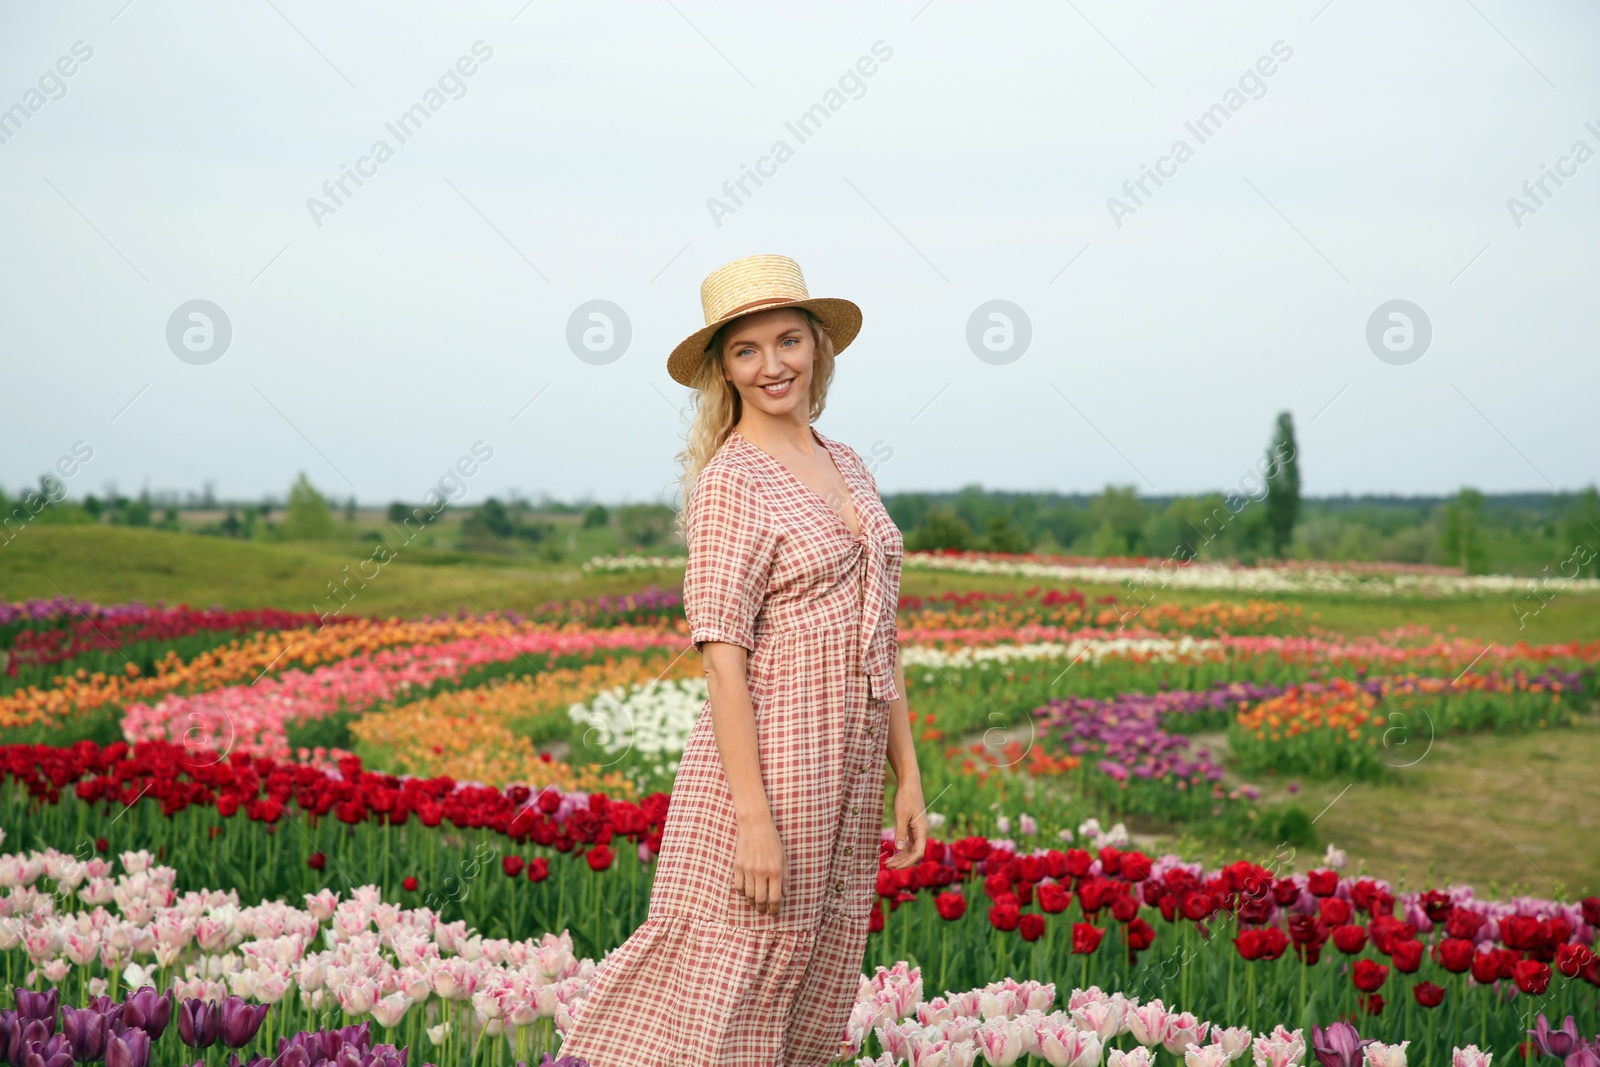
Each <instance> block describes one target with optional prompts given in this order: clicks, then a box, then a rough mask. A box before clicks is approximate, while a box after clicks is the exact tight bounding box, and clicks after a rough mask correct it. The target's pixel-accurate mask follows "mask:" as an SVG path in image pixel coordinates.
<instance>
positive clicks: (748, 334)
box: [561, 255, 927, 1067]
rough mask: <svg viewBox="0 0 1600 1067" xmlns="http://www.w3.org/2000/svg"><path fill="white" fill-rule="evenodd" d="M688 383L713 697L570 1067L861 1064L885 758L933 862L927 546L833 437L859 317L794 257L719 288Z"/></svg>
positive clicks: (699, 598) (898, 811)
mask: <svg viewBox="0 0 1600 1067" xmlns="http://www.w3.org/2000/svg"><path fill="white" fill-rule="evenodd" d="M700 297H701V303H702V304H703V306H704V310H705V317H706V326H705V328H704V329H701V330H698V331H696V332H695V333H693V334H691V335H690V336H689V337H688V338H687V339H686V340H685V341H684V342H683V343H682V344H680V345H679V346H678V347H677V349H676V350H675V351H674V352H673V353H672V356H671V357H670V358H669V359H668V361H667V370H668V373H670V374H671V375H672V377H673V378H674V379H675V380H676V381H678V382H681V383H682V384H684V385H688V386H692V387H693V388H695V389H696V390H697V391H698V394H699V395H698V406H697V411H696V415H695V420H694V425H693V427H692V428H691V430H690V433H689V447H688V449H686V450H685V451H684V452H683V453H682V454H681V455H680V457H679V458H680V460H682V461H683V463H684V467H685V473H684V484H685V496H684V499H685V500H687V501H688V506H687V507H686V508H685V514H684V516H683V521H684V524H685V532H686V540H687V542H688V545H689V560H688V565H687V569H686V570H685V573H684V581H683V601H684V613H685V615H686V616H687V617H688V620H689V628H690V639H691V640H692V641H693V642H694V644H695V648H696V649H697V650H698V651H699V652H700V654H701V657H702V660H703V663H704V666H705V673H706V678H707V683H708V688H709V692H710V700H709V701H708V709H702V713H701V715H700V717H699V719H698V720H696V722H695V725H694V729H693V730H692V732H691V733H690V735H689V739H688V741H687V743H686V744H685V747H684V751H683V758H682V760H681V761H680V762H679V765H678V773H677V779H676V781H675V783H674V785H673V791H672V801H671V805H670V806H669V808H668V814H667V819H666V824H665V827H664V829H663V833H662V840H661V854H660V856H659V857H658V858H657V860H656V872H655V881H654V884H653V887H652V889H651V895H650V909H649V914H648V917H647V918H646V920H645V922H644V923H643V924H642V925H641V926H640V927H639V928H638V929H637V930H636V931H634V933H633V936H631V937H630V938H628V940H627V941H626V942H625V943H624V944H622V945H621V946H619V947H618V948H617V949H615V950H614V951H612V952H611V953H609V954H608V955H607V956H606V958H605V960H604V961H603V962H602V964H601V968H600V971H599V973H598V975H597V976H596V978H595V981H594V984H593V985H592V987H591V989H590V991H589V995H588V997H587V999H586V1000H585V1001H584V1002H583V1004H582V1005H581V1006H580V1007H579V1009H578V1011H577V1013H576V1015H577V1017H576V1020H575V1022H574V1023H573V1025H572V1026H571V1028H570V1029H569V1030H568V1032H567V1034H566V1035H565V1040H564V1042H563V1044H562V1049H561V1051H562V1053H563V1054H566V1055H575V1056H578V1057H581V1058H583V1059H585V1060H587V1061H588V1062H589V1063H590V1064H591V1065H592V1067H656V1065H660V1067H668V1065H671V1067H708V1065H711V1064H718V1065H729V1067H734V1065H737V1067H745V1065H748V1067H808V1065H811V1064H821V1063H827V1062H829V1061H831V1060H833V1059H835V1058H837V1057H838V1056H839V1054H840V1044H841V1041H842V1040H843V1038H844V1034H845V1028H846V1024H847V1022H848V1021H849V1017H850V1012H851V1009H852V1007H853V1006H854V1004H855V999H856V993H857V990H858V987H859V985H860V981H861V964H862V960H863V958H864V956H865V953H866V941H867V924H868V921H869V919H870V916H871V911H872V908H873V906H874V903H875V899H876V897H875V889H876V881H877V870H878V862H879V856H880V844H882V831H881V829H880V823H881V820H882V813H883V797H884V764H885V759H887V762H888V763H889V764H890V765H891V766H892V767H893V769H894V774H895V782H896V787H895V797H894V814H895V831H894V837H895V843H894V851H893V854H892V855H891V856H890V858H889V859H888V860H887V861H886V862H887V865H888V866H890V867H894V868H906V867H911V866H914V865H916V864H917V863H918V862H919V861H920V860H921V859H922V854H923V849H924V847H925V845H926V841H927V820H926V816H925V814H924V803H923V796H922V785H921V779H920V776H919V774H918V770H917V760H916V751H915V749H914V747H913V745H912V740H911V724H910V716H909V713H908V709H907V705H906V699H905V695H904V694H905V672H904V669H903V668H902V666H901V664H900V662H899V654H898V647H897V644H896V636H895V609H896V606H897V604H898V602H899V593H900V588H899V587H900V565H901V559H902V556H903V554H904V545H903V542H902V540H901V537H900V532H899V531H898V530H897V529H896V528H895V525H894V523H893V522H892V521H891V520H890V518H889V515H888V513H887V512H886V511H885V510H884V508H883V503H882V501H881V500H880V499H879V496H878V489H877V483H876V482H875V481H874V480H873V477H872V474H871V473H870V472H869V471H868V470H867V468H866V466H865V464H864V463H863V462H862V461H861V457H860V456H859V455H858V454H857V453H856V452H855V450H854V449H852V448H850V447H849V446H847V445H843V444H840V443H837V442H834V441H831V440H829V439H828V438H826V437H824V436H822V435H821V434H820V433H817V432H816V431H815V430H813V429H812V428H811V420H813V419H815V418H816V417H817V416H818V415H819V414H821V412H822V408H823V404H824V400H825V398H826V394H827V389H828V384H829V382H830V381H831V379H832V377H833V363H834V355H835V353H836V352H838V351H842V350H843V349H844V348H845V346H846V345H848V344H849V343H850V341H851V340H853V339H854V338H855V335H856V333H857V331H859V329H860V327H861V312H860V309H859V308H857V307H856V305H855V304H853V303H851V302H850V301H848V300H841V299H835V298H818V299H812V298H810V297H809V296H808V295H807V292H806V286H805V279H804V278H803V277H802V275H801V273H800V267H799V265H798V264H796V263H795V262H794V260H792V259H789V258H788V257H786V256H770V255H767V256H750V257H747V258H745V259H740V260H735V261H734V262H732V263H729V264H727V265H726V266H724V267H721V268H719V269H718V270H717V271H715V272H713V273H712V274H711V275H710V276H709V277H707V278H706V280H705V282H704V283H703V284H702V285H701V288H700Z"/></svg>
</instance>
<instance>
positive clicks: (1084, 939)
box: [1072, 923, 1106, 956]
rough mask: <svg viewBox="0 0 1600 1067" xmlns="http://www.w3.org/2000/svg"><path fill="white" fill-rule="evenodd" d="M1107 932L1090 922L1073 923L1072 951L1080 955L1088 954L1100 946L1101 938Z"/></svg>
mask: <svg viewBox="0 0 1600 1067" xmlns="http://www.w3.org/2000/svg"><path fill="white" fill-rule="evenodd" d="M1105 936H1106V932H1105V931H1104V930H1102V929H1101V928H1100V927H1098V926H1093V925H1091V924H1089V923H1073V924H1072V951H1073V952H1074V953H1075V954H1077V955H1079V956H1087V955H1089V954H1090V953H1092V952H1093V951H1094V950H1095V949H1097V948H1099V947H1100V939H1101V938H1103V937H1105Z"/></svg>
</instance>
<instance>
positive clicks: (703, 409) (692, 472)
mask: <svg viewBox="0 0 1600 1067" xmlns="http://www.w3.org/2000/svg"><path fill="white" fill-rule="evenodd" d="M794 310H796V311H800V312H803V313H804V314H805V317H806V322H807V323H809V324H810V326H811V339H812V341H813V342H814V343H813V346H812V351H813V356H812V363H811V413H810V416H809V417H808V419H807V422H808V423H810V422H816V421H817V419H818V418H819V417H820V416H821V415H822V409H823V408H824V407H826V406H827V401H828V386H830V385H831V384H833V338H832V337H831V336H830V335H829V334H828V331H827V329H826V328H825V327H824V326H823V325H822V322H821V321H820V320H819V319H818V318H817V317H816V316H815V315H813V314H812V313H811V311H810V309H808V308H803V307H801V308H795V309H794ZM751 314H759V312H752V313H751ZM743 317H744V316H740V318H743ZM739 321H740V320H739V319H733V320H731V321H729V322H726V323H724V324H723V325H722V328H721V329H719V330H717V332H716V333H715V334H714V335H712V338H711V341H710V343H709V344H707V345H706V354H705V359H704V360H702V361H701V363H700V366H699V368H698V369H696V371H695V373H694V396H693V398H692V403H693V404H694V416H693V418H692V420H691V422H690V424H689V433H688V435H687V438H686V439H685V445H686V447H685V448H684V450H683V451H682V452H679V453H678V455H677V457H676V459H677V460H678V465H679V466H680V467H682V468H683V473H682V475H680V476H679V478H678V487H679V501H680V503H679V506H678V509H677V511H678V518H677V522H676V528H677V531H678V534H679V536H681V537H684V538H685V539H687V536H688V531H687V529H686V528H685V521H686V516H687V515H688V513H689V498H690V495H691V494H692V493H693V492H694V483H695V479H696V478H698V477H699V476H700V472H701V471H702V470H704V469H705V466H706V464H707V463H710V462H711V457H712V456H714V455H716V454H717V449H719V448H721V447H722V443H723V442H724V441H726V440H727V439H728V435H729V434H730V433H732V432H733V428H734V426H735V425H737V424H738V422H739V419H740V418H741V417H742V416H743V414H744V399H743V398H742V397H741V396H740V395H739V390H738V389H736V388H734V385H733V383H732V382H730V381H728V380H727V379H725V378H724V377H723V376H722V343H723V341H724V340H725V339H726V337H727V334H728V330H729V329H730V328H732V327H733V325H734V324H735V323H737V322H739Z"/></svg>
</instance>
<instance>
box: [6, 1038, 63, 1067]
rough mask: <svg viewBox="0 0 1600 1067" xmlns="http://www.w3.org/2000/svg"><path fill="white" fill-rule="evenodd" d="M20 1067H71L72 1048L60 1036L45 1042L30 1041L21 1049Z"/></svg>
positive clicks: (17, 1061) (18, 1061)
mask: <svg viewBox="0 0 1600 1067" xmlns="http://www.w3.org/2000/svg"><path fill="white" fill-rule="evenodd" d="M14 1062H16V1063H18V1064H20V1067H72V1046H71V1045H69V1044H68V1043H67V1039H66V1038H65V1037H64V1036H62V1035H61V1034H56V1035H55V1036H54V1037H52V1038H50V1039H48V1040H46V1041H30V1042H28V1043H27V1044H26V1045H24V1046H23V1047H22V1058H21V1059H20V1060H16V1061H14Z"/></svg>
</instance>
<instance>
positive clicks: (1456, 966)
mask: <svg viewBox="0 0 1600 1067" xmlns="http://www.w3.org/2000/svg"><path fill="white" fill-rule="evenodd" d="M1473 951H1474V948H1473V944H1472V942H1471V941H1463V940H1461V939H1460V938H1458V937H1452V938H1449V939H1447V940H1444V941H1441V942H1439V943H1438V944H1437V945H1435V946H1434V949H1433V958H1434V959H1436V960H1438V961H1439V966H1441V967H1443V968H1444V969H1445V970H1447V971H1449V972H1450V973H1451V974H1464V973H1466V971H1467V969H1468V968H1470V967H1471V966H1472V954H1473Z"/></svg>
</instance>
